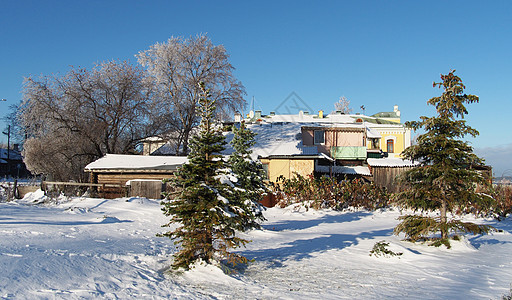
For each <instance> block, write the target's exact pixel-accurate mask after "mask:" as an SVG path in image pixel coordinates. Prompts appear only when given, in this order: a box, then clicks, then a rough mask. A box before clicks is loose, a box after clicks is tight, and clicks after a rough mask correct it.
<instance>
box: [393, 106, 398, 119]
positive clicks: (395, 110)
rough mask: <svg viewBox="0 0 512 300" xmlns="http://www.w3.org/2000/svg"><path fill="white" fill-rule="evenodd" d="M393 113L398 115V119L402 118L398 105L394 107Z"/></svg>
mask: <svg viewBox="0 0 512 300" xmlns="http://www.w3.org/2000/svg"><path fill="white" fill-rule="evenodd" d="M393 111H394V112H395V113H396V115H397V116H398V117H400V111H399V110H398V105H395V106H393Z"/></svg>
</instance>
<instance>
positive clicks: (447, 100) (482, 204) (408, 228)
mask: <svg viewBox="0 0 512 300" xmlns="http://www.w3.org/2000/svg"><path fill="white" fill-rule="evenodd" d="M454 72H455V71H451V72H450V73H449V74H447V75H441V79H442V82H440V83H435V82H434V87H436V86H438V87H440V88H442V89H443V90H444V91H443V94H442V95H441V96H440V97H434V98H432V99H430V100H429V101H428V104H430V105H433V106H435V107H436V110H437V116H434V117H430V118H428V117H424V116H422V117H421V121H415V122H407V123H406V125H407V126H410V127H411V128H413V129H414V130H418V129H423V130H425V133H424V134H422V135H420V136H419V137H418V140H417V144H416V145H413V146H410V147H408V148H407V149H405V151H404V152H403V153H402V154H403V157H404V158H407V159H410V160H413V161H418V162H419V163H420V166H419V167H416V168H413V169H411V170H409V171H407V172H404V173H403V174H402V175H401V176H400V177H399V178H398V181H399V183H401V184H404V185H405V186H407V189H406V190H405V191H403V192H401V193H399V194H398V195H397V201H398V204H399V205H401V206H402V207H404V208H412V209H414V210H416V211H417V210H420V211H434V210H439V217H437V218H432V217H425V216H416V215H409V216H403V217H401V218H400V219H401V220H402V222H401V223H400V224H399V225H398V226H397V227H396V228H395V234H399V233H405V235H406V237H407V238H408V239H410V240H412V241H416V240H424V239H428V238H429V236H430V235H432V234H435V233H437V232H440V233H441V237H440V239H435V242H434V243H433V245H441V244H445V245H446V246H447V247H450V244H449V240H448V238H449V233H450V232H464V233H473V234H480V233H486V232H488V231H489V230H491V227H489V226H483V225H476V224H473V223H465V222H461V221H460V220H450V221H448V217H447V213H448V212H451V213H455V214H461V213H464V212H473V213H479V212H485V211H486V210H488V209H489V208H490V205H491V204H492V198H490V197H489V196H487V195H485V194H480V193H477V192H476V191H475V187H476V185H477V184H481V185H485V184H487V182H486V180H485V178H484V177H483V176H482V175H481V174H480V173H479V172H477V171H476V170H474V169H473V166H477V165H481V164H483V161H482V159H480V158H479V157H478V156H476V155H475V154H474V153H473V148H472V147H471V146H470V145H469V144H468V142H465V141H463V140H461V139H462V138H464V137H465V136H466V135H470V136H472V137H476V136H477V135H478V131H476V130H475V129H473V128H471V127H469V126H468V125H466V121H465V120H463V119H464V116H465V115H466V114H467V113H468V111H467V110H466V107H465V104H469V103H475V102H478V97H477V96H475V95H467V94H464V89H465V86H464V85H463V84H462V80H461V79H460V78H459V77H458V76H456V75H455V74H454Z"/></svg>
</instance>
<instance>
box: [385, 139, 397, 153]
mask: <svg viewBox="0 0 512 300" xmlns="http://www.w3.org/2000/svg"><path fill="white" fill-rule="evenodd" d="M387 148H388V149H387V150H388V153H394V152H395V151H394V144H393V140H387Z"/></svg>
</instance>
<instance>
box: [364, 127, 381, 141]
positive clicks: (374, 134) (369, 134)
mask: <svg viewBox="0 0 512 300" xmlns="http://www.w3.org/2000/svg"><path fill="white" fill-rule="evenodd" d="M366 136H367V137H368V138H370V139H380V138H381V137H382V135H380V133H378V132H377V131H375V130H373V129H371V128H369V127H367V128H366Z"/></svg>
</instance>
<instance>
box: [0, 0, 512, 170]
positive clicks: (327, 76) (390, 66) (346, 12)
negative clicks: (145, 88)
mask: <svg viewBox="0 0 512 300" xmlns="http://www.w3.org/2000/svg"><path fill="white" fill-rule="evenodd" d="M199 33H207V34H208V36H209V37H210V38H211V40H212V41H213V43H214V44H223V45H224V46H225V47H226V49H227V51H228V53H229V54H230V55H231V57H230V61H231V63H232V64H233V66H234V67H235V68H236V72H235V75H236V76H237V78H238V79H239V80H241V81H242V83H243V84H244V85H245V87H246V90H247V100H248V102H251V100H252V98H253V97H254V99H255V108H256V109H261V110H262V111H263V112H264V113H268V112H269V111H271V110H275V108H276V107H277V106H278V105H279V104H280V103H281V102H282V101H283V100H284V99H286V98H287V97H288V96H289V95H290V93H292V92H295V93H296V94H297V95H299V97H300V98H301V99H303V100H304V102H305V103H307V106H308V107H310V108H311V109H312V110H314V111H317V110H320V109H323V110H324V111H326V112H330V111H331V110H333V108H334V106H333V103H334V102H336V101H337V100H338V99H339V97H340V96H345V97H347V98H348V99H349V100H350V102H351V106H352V108H353V111H354V112H360V111H361V110H360V109H359V107H360V106H361V105H364V106H365V107H366V113H367V114H373V113H377V112H380V111H390V110H392V108H393V105H395V104H396V105H399V108H400V110H401V111H402V119H403V120H404V121H407V120H418V118H419V116H421V115H427V116H431V115H433V114H434V109H433V108H432V107H429V106H427V105H426V101H427V100H428V99H429V98H431V97H434V96H438V95H439V94H440V93H441V91H440V90H439V89H437V88H433V87H432V82H433V81H439V80H440V78H439V75H440V74H441V73H443V74H444V73H448V72H449V71H450V70H451V69H456V70H457V72H456V74H457V75H459V76H460V77H461V78H462V80H463V82H464V83H465V84H466V86H467V90H466V92H467V93H471V94H476V95H478V96H480V103H479V104H472V105H469V107H468V108H469V116H468V117H467V120H468V123H469V125H471V126H473V127H474V128H476V129H477V130H479V131H480V136H479V137H478V138H476V139H471V140H470V141H471V143H472V145H473V146H474V147H475V148H476V151H477V153H479V154H480V155H482V156H484V157H485V158H486V159H487V161H488V163H490V164H491V165H493V167H494V168H495V173H496V175H498V176H501V174H502V173H504V172H505V173H507V174H508V173H510V174H509V175H512V162H509V161H511V160H510V159H509V157H510V156H511V155H512V130H511V128H510V127H511V126H510V119H509V118H510V109H511V108H512V104H511V103H512V96H511V95H512V94H511V92H510V87H511V86H512V76H511V75H510V70H512V59H511V53H512V51H511V50H512V49H511V48H512V1H486V2H484V1H449V3H447V1H428V2H427V1H424V2H422V1H321V2H320V1H319V2H313V1H211V2H209V1H208V2H207V1H129V0H125V1H90V0H89V1H24V0H18V1H10V0H0V98H5V99H7V100H8V101H7V102H0V111H1V113H0V114H1V115H2V116H3V115H4V114H5V113H6V112H7V108H8V106H9V105H10V104H14V103H16V102H18V101H19V100H20V99H21V87H22V80H23V77H24V76H28V75H39V74H44V75H49V74H52V73H56V74H57V73H60V74H64V73H66V72H67V71H69V69H70V66H71V65H72V66H81V67H86V68H90V67H92V66H93V64H94V63H96V62H101V61H108V60H112V59H116V60H130V61H132V62H133V63H136V60H135V57H134V55H135V54H137V53H138V52H139V51H143V50H146V49H148V48H149V46H151V45H152V44H154V43H156V42H164V41H166V40H167V39H168V38H169V37H171V36H185V37H188V36H191V35H192V36H194V35H197V34H199ZM0 127H2V129H3V128H4V127H5V124H3V123H2V124H0ZM5 140H6V136H5V135H2V137H1V141H5Z"/></svg>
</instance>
